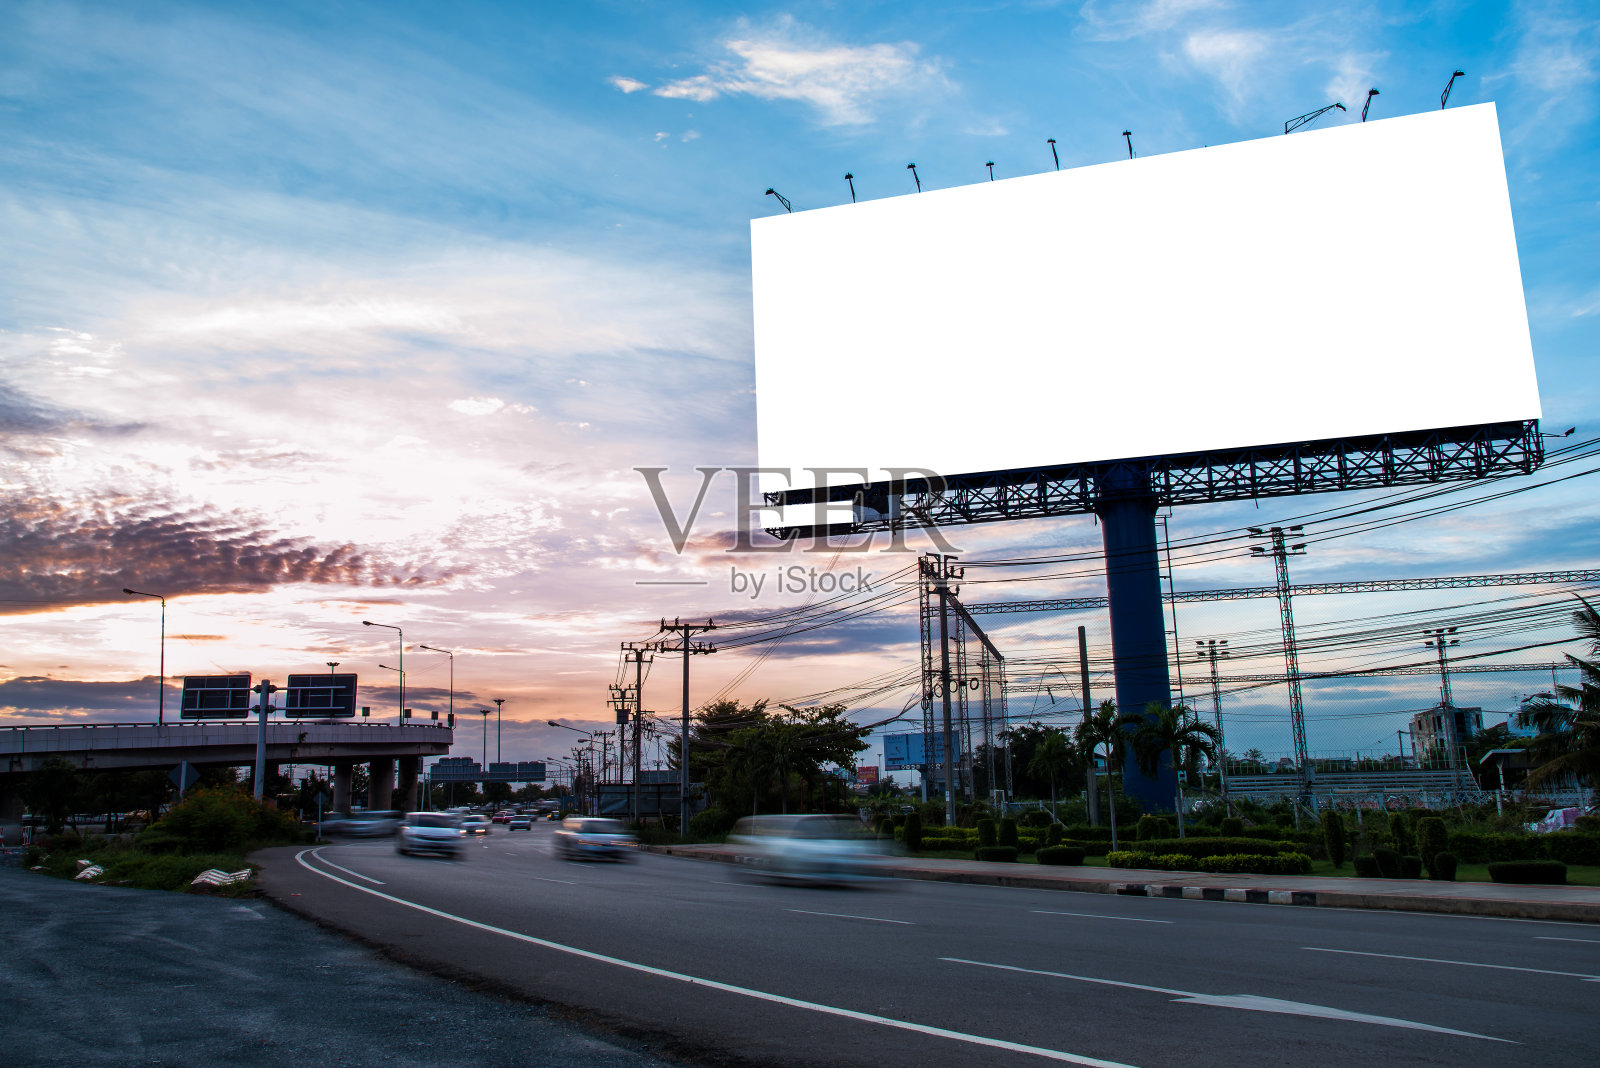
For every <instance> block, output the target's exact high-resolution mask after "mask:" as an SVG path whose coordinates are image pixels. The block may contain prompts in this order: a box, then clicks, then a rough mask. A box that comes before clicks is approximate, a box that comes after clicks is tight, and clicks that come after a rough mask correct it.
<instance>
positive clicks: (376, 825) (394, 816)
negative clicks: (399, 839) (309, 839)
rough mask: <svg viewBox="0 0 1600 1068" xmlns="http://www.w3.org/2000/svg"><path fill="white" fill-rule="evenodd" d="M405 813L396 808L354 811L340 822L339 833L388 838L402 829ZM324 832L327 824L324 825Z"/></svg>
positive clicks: (348, 835) (352, 835)
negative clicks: (401, 822) (401, 824)
mask: <svg viewBox="0 0 1600 1068" xmlns="http://www.w3.org/2000/svg"><path fill="white" fill-rule="evenodd" d="M404 816H405V813H403V812H399V811H397V810H394V809H367V810H366V811H362V812H352V813H350V815H348V816H346V817H345V818H344V819H343V820H342V821H341V822H340V823H339V829H338V833H339V834H342V835H344V836H345V837H346V838H386V837H388V836H389V835H391V834H394V833H395V832H397V831H399V830H400V821H401V820H402V819H403V818H404ZM323 833H328V832H327V825H326V824H324V825H323Z"/></svg>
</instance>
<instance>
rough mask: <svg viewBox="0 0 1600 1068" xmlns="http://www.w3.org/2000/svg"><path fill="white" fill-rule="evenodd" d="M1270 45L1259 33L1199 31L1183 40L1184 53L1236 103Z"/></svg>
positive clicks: (1265, 35)
mask: <svg viewBox="0 0 1600 1068" xmlns="http://www.w3.org/2000/svg"><path fill="white" fill-rule="evenodd" d="M1270 43H1271V38H1270V37H1269V36H1268V35H1267V34H1266V33H1263V32H1261V31H1259V30H1201V31H1198V32H1196V33H1191V34H1189V36H1188V37H1186V38H1184V41H1183V53H1184V55H1186V56H1188V57H1189V60H1190V61H1191V62H1192V63H1194V65H1195V66H1197V67H1199V68H1200V69H1201V70H1202V71H1204V72H1205V73H1207V74H1209V75H1211V76H1212V77H1213V78H1216V79H1217V81H1219V82H1221V83H1222V86H1223V88H1225V89H1227V91H1228V93H1229V95H1231V96H1232V97H1233V98H1234V100H1236V101H1237V100H1242V99H1243V98H1244V87H1245V85H1246V83H1248V82H1249V81H1250V80H1251V78H1252V76H1253V75H1254V72H1255V68H1256V63H1257V61H1258V60H1259V59H1260V58H1261V57H1262V56H1263V55H1265V54H1267V52H1268V45H1269V44H1270Z"/></svg>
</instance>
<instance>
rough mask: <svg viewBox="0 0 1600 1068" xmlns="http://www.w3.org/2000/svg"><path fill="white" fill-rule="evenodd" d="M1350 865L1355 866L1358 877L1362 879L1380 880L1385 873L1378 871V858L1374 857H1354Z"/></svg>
mask: <svg viewBox="0 0 1600 1068" xmlns="http://www.w3.org/2000/svg"><path fill="white" fill-rule="evenodd" d="M1350 863H1351V864H1353V865H1355V869H1356V875H1357V876H1358V877H1359V878H1362V879H1378V878H1381V877H1382V876H1383V873H1382V872H1381V871H1379V870H1378V858H1377V857H1374V856H1370V855H1368V856H1361V857H1352V858H1351V860H1350Z"/></svg>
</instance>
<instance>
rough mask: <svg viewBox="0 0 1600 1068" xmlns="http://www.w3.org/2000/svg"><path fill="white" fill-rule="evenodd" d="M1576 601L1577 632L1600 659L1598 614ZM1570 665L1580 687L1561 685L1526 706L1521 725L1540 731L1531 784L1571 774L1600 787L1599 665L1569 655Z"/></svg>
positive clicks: (1533, 744) (1533, 751)
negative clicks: (1575, 670) (1575, 671)
mask: <svg viewBox="0 0 1600 1068" xmlns="http://www.w3.org/2000/svg"><path fill="white" fill-rule="evenodd" d="M1578 603H1580V604H1582V605H1583V607H1582V608H1580V609H1578V610H1577V611H1576V612H1573V613H1572V618H1573V621H1574V622H1575V623H1576V624H1577V628H1578V634H1579V635H1580V636H1582V637H1584V638H1587V639H1589V654H1590V655H1591V656H1600V612H1597V611H1596V610H1595V608H1594V606H1593V605H1591V604H1590V603H1589V602H1588V601H1586V600H1584V599H1583V598H1582V597H1580V598H1578ZM1567 661H1568V663H1570V664H1571V665H1572V666H1573V667H1575V668H1577V669H1578V685H1576V686H1557V687H1555V690H1554V694H1553V696H1551V697H1548V698H1536V699H1534V700H1532V701H1529V702H1527V703H1526V704H1524V705H1523V706H1522V717H1523V722H1525V723H1526V724H1528V726H1530V727H1532V728H1534V729H1535V730H1537V731H1538V732H1539V733H1538V735H1537V736H1536V737H1535V738H1534V739H1533V741H1532V742H1531V743H1530V744H1529V746H1528V753H1529V756H1530V757H1531V758H1532V761H1533V770H1532V771H1530V772H1529V773H1528V778H1527V785H1528V786H1538V785H1540V784H1543V783H1548V782H1552V781H1554V780H1557V779H1560V778H1562V777H1564V776H1566V775H1569V774H1570V775H1572V776H1574V777H1575V778H1576V779H1577V781H1578V782H1580V783H1586V784H1589V785H1594V784H1596V783H1600V663H1596V662H1595V661H1592V660H1584V659H1582V658H1580V657H1576V656H1573V655H1571V654H1570V653H1569V654H1568V655H1567Z"/></svg>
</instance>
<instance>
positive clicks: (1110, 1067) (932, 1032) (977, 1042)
mask: <svg viewBox="0 0 1600 1068" xmlns="http://www.w3.org/2000/svg"><path fill="white" fill-rule="evenodd" d="M310 852H311V850H309V849H303V850H301V851H300V852H299V853H296V854H295V858H294V859H295V862H296V863H298V864H299V865H300V866H301V867H302V868H304V869H306V870H307V871H309V872H311V873H312V874H314V875H320V876H322V877H323V878H324V879H328V880H331V881H332V882H336V883H338V884H340V885H341V886H347V887H349V888H350V889H352V890H359V891H360V892H361V893H363V894H371V895H372V896H373V897H376V898H381V899H383V900H384V901H388V902H391V903H392V904H396V905H400V906H402V907H404V908H408V909H416V910H417V911H418V912H422V913H426V914H427V915H429V916H436V917H438V918H439V919H441V920H449V921H451V922H452V923H459V924H461V925H462V926H465V927H471V928H473V929H474V930H479V931H486V932H488V933H490V934H497V935H501V936H503V937H506V938H511V939H515V940H516V941H518V942H526V943H528V944H530V945H535V946H540V947H542V948H544V949H550V950H554V951H555V952H557V953H567V954H570V955H572V956H574V957H582V958H583V959H585V960H592V961H597V962H599V963H601V964H610V965H614V966H615V967H618V968H626V969H627V970H629V971H634V972H640V973H642V974H644V975H653V976H656V977H657V978H661V979H672V980H675V981H677V982H680V983H689V984H690V985H692V986H698V987H704V988H706V989H708V990H720V991H722V992H723V993H727V994H737V995H739V996H741V997H747V998H754V999H756V1000H757V1001H766V1002H770V1003H772V1004H774V1005H784V1006H787V1007H789V1008H794V1009H805V1010H807V1011H809V1012H819V1013H823V1014H824V1015H828V1016H837V1017H840V1018H842V1019H846V1020H856V1021H858V1022H861V1023H869V1024H878V1025H879V1026H882V1027H889V1028H894V1029H896V1030H900V1031H910V1032H913V1033H915V1034H920V1035H928V1036H930V1037H933V1038H944V1039H949V1040H950V1041H953V1042H964V1043H967V1044H969V1045H974V1046H983V1047H986V1048H988V1049H998V1050H1005V1051H1006V1052H1008V1053H1023V1054H1028V1055H1031V1056H1035V1057H1040V1058H1043V1059H1044V1060H1050V1061H1060V1062H1062V1063H1065V1064H1080V1065H1085V1066H1087V1068H1132V1066H1131V1065H1127V1064H1123V1063H1121V1062H1119V1061H1107V1060H1101V1059H1099V1058H1098V1057H1086V1056H1083V1055H1082V1054H1077V1053H1068V1052H1066V1051H1065V1050H1058V1049H1046V1048H1045V1047H1043V1046H1028V1045H1024V1044H1022V1043H1021V1042H1008V1041H1006V1040H1005V1039H1000V1038H986V1037H984V1036H983V1035H969V1034H966V1033H965V1032H962V1031H950V1030H947V1029H945V1028H943V1027H930V1026H929V1025H927V1024H919V1023H913V1022H911V1021H910V1020H896V1019H893V1018H892V1017H888V1016H879V1015H877V1014H875V1013H870V1012H857V1011H856V1010H855V1009H844V1008H840V1007H838V1006H836V1005H823V1004H820V1003H819V1002H815V1001H804V1000H801V999H800V998H791V997H786V996H784V995H783V994H772V993H769V992H767V991H765V990H752V989H751V988H749V987H743V986H734V985H733V984H732V983H719V982H717V981H716V980H714V979H702V978H700V977H699V976H694V975H687V974H685V973H683V972H674V971H668V970H667V969H665V968H657V967H654V966H652V965H649V964H639V963H637V962H635V961H631V960H623V959H622V958H620V957H611V956H607V955H606V954H604V953H595V952H593V951H592V950H587V949H578V948H577V947H576V946H564V945H562V944H561V943H559V942H551V941H550V940H548V939H545V938H536V937H534V936H533V935H526V934H522V933H520V932H518V931H508V930H506V929H505V928H503V927H495V926H493V925H491V924H487V923H480V922H478V921H477V920H469V919H467V918H466V917H465V916H457V915H455V914H453V913H449V912H444V911H442V910H440V909H435V908H430V907H428V906H427V905H420V904H418V903H417V902H415V901H407V900H406V899H405V898H403V897H395V896H394V895H393V894H385V893H383V892H382V891H380V890H373V889H371V888H369V887H365V886H361V885H359V884H357V883H352V882H349V881H348V880H345V879H341V878H339V877H338V876H337V875H330V874H329V873H328V872H325V871H321V870H320V869H318V868H314V867H312V866H311V865H310V864H307V863H306V859H305V857H306V854H307V853H310ZM317 859H318V860H322V858H321V857H318V858H317ZM323 863H324V864H326V863H327V861H325V860H324V861H323Z"/></svg>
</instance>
